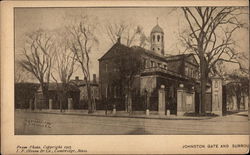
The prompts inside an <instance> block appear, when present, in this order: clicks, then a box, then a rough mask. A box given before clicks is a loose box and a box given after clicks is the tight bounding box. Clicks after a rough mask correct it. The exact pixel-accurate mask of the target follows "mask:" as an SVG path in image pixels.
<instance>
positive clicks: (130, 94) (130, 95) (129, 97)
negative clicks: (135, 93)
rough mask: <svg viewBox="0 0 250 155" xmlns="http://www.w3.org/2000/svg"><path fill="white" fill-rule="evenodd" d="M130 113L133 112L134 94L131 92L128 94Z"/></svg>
mask: <svg viewBox="0 0 250 155" xmlns="http://www.w3.org/2000/svg"><path fill="white" fill-rule="evenodd" d="M128 112H129V113H131V112H132V93H131V90H129V92H128Z"/></svg>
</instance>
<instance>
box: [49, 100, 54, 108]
mask: <svg viewBox="0 0 250 155" xmlns="http://www.w3.org/2000/svg"><path fill="white" fill-rule="evenodd" d="M52 105H53V100H52V99H49V110H52Z"/></svg>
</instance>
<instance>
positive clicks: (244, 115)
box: [236, 114, 248, 117]
mask: <svg viewBox="0 0 250 155" xmlns="http://www.w3.org/2000/svg"><path fill="white" fill-rule="evenodd" d="M236 115H237V116H243V117H248V115H247V114H236Z"/></svg>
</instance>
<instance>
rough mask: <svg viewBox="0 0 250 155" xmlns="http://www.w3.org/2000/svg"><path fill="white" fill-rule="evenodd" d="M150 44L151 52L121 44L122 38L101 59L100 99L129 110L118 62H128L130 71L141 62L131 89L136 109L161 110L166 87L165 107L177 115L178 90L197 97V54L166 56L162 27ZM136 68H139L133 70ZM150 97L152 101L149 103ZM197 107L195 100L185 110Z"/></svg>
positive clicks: (153, 31)
mask: <svg viewBox="0 0 250 155" xmlns="http://www.w3.org/2000/svg"><path fill="white" fill-rule="evenodd" d="M150 41H151V47H150V50H147V49H144V48H142V47H138V46H133V47H127V46H125V45H123V44H121V43H120V39H118V41H117V43H116V44H114V45H113V46H112V47H111V48H110V49H109V50H108V51H107V52H106V53H105V54H104V55H103V56H102V57H101V58H100V59H99V75H100V80H99V84H100V97H101V98H102V99H109V101H110V102H111V103H112V104H115V105H116V107H117V110H126V106H125V104H126V103H125V102H126V97H127V96H126V95H125V96H124V95H123V93H122V92H123V91H124V89H121V88H119V83H121V82H118V84H117V81H119V80H121V78H120V79H119V76H118V75H119V74H121V69H120V68H119V67H117V66H118V65H117V63H116V62H117V60H118V59H121V58H123V59H125V61H124V62H123V63H122V65H123V66H122V67H124V68H126V67H127V66H129V65H131V64H135V63H136V62H135V61H140V64H137V66H138V68H141V69H139V70H137V71H136V74H134V80H133V88H132V90H131V91H132V105H131V106H132V107H131V108H132V110H133V111H137V110H145V109H149V110H151V111H158V110H159V89H160V88H161V86H164V91H165V92H166V93H165V98H166V106H165V107H166V109H169V110H170V112H171V113H172V114H177V89H178V88H179V87H180V86H181V87H183V89H185V92H187V94H186V96H188V95H189V92H190V94H194V93H193V92H194V89H195V88H196V86H197V84H198V83H197V79H198V76H199V75H198V72H199V65H198V62H197V61H196V59H195V57H194V55H193V54H180V55H169V54H168V53H166V51H165V50H164V31H163V29H162V28H161V27H160V26H159V25H158V24H157V25H156V26H155V27H154V28H153V29H152V31H151V34H150ZM135 57H136V58H135ZM133 67H135V66H132V67H131V68H130V69H132V70H133ZM125 71H126V70H125ZM127 71H128V72H129V70H127ZM126 76H128V74H126ZM145 96H146V97H145ZM191 96H192V95H191ZM193 96H194V95H193ZM193 96H192V97H193ZM147 97H148V100H149V101H148V102H146V100H147V99H146V98H147ZM110 102H109V103H110ZM146 104H149V105H146ZM188 104H190V103H188ZM189 106H190V107H189ZM194 108H195V104H194V97H193V98H192V103H191V104H190V105H187V106H185V108H184V111H185V110H186V111H194Z"/></svg>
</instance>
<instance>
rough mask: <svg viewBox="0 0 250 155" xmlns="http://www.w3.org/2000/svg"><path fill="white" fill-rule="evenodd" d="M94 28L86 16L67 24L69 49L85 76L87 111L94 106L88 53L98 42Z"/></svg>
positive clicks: (91, 110)
mask: <svg viewBox="0 0 250 155" xmlns="http://www.w3.org/2000/svg"><path fill="white" fill-rule="evenodd" d="M95 29H96V28H95V25H94V24H92V23H91V21H90V20H89V17H88V16H80V17H79V19H78V20H77V21H76V22H75V23H74V24H72V25H69V26H67V31H68V33H69V40H70V50H71V52H73V53H74V56H75V59H76V61H77V62H78V63H79V65H80V68H81V70H82V73H83V75H84V76H85V82H86V88H87V96H88V111H89V113H92V112H93V111H94V107H95V105H94V102H93V99H92V95H91V87H90V67H89V65H90V53H91V52H92V51H93V48H94V46H95V45H96V44H98V40H97V38H96V36H95Z"/></svg>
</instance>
